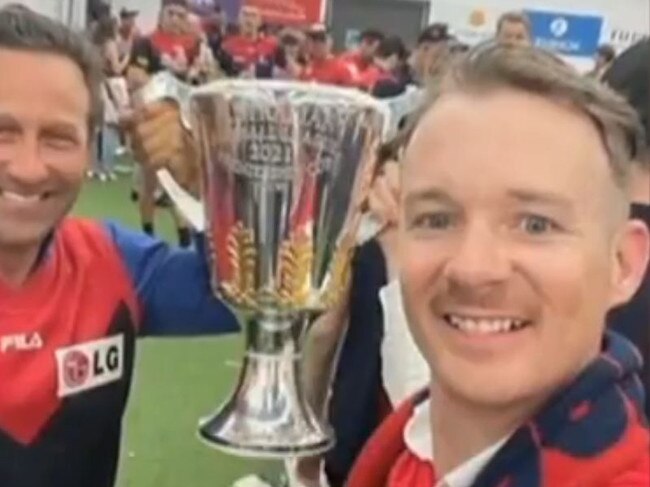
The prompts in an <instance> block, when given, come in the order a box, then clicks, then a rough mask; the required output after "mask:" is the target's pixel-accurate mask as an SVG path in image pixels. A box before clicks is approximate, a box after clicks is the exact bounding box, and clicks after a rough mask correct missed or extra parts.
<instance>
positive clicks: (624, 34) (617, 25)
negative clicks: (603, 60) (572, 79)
mask: <svg viewBox="0 0 650 487" xmlns="http://www.w3.org/2000/svg"><path fill="white" fill-rule="evenodd" d="M524 9H536V10H550V11H557V12H564V13H577V14H591V15H597V16H602V17H603V19H604V25H603V30H602V34H601V43H605V42H608V43H611V44H613V45H614V46H615V47H616V48H617V50H618V52H621V51H622V50H623V49H625V48H626V47H628V46H629V45H631V44H632V43H633V42H634V41H635V40H637V39H640V38H641V37H642V36H647V35H650V22H649V20H650V1H649V0H431V10H430V12H431V14H430V21H431V22H434V21H435V22H447V23H449V25H450V26H451V29H452V31H454V33H455V34H456V35H458V37H459V38H460V39H461V40H462V41H464V42H467V43H470V44H474V43H476V42H479V41H481V40H484V39H488V38H490V37H492V36H493V33H494V29H495V26H496V21H497V19H498V17H499V16H500V15H501V14H502V13H504V12H506V11H508V10H524ZM481 21H483V23H481ZM569 61H571V62H572V63H573V64H575V65H577V66H578V67H580V68H590V67H591V63H592V61H591V60H589V59H583V58H574V59H569Z"/></svg>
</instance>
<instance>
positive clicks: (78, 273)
mask: <svg viewBox="0 0 650 487" xmlns="http://www.w3.org/2000/svg"><path fill="white" fill-rule="evenodd" d="M0 301H1V302H2V307H1V308H0V325H1V326H0V334H2V335H5V334H7V335H11V334H21V333H33V332H38V333H40V336H41V337H42V339H43V347H41V348H40V349H38V350H28V351H17V350H11V351H5V352H4V353H0V384H2V394H0V429H2V430H3V431H4V432H5V433H7V434H8V435H9V436H10V437H11V438H13V439H14V440H15V441H17V442H19V443H21V444H24V445H28V444H30V443H32V442H33V441H34V440H35V439H36V438H37V437H38V435H39V433H40V432H41V431H42V430H43V429H44V428H46V427H47V424H48V422H49V420H50V419H51V418H52V417H53V416H54V414H56V412H57V411H58V410H59V408H60V406H61V400H60V399H59V398H58V397H57V385H58V384H57V363H56V356H55V354H56V351H57V350H59V349H62V348H66V347H69V346H71V345H77V344H81V343H85V342H88V341H93V340H97V339H100V338H103V337H104V336H105V334H106V332H107V330H108V329H109V327H110V324H111V320H112V318H113V315H114V314H115V311H116V309H117V307H118V306H119V304H120V303H126V304H127V305H128V306H129V309H130V310H131V313H132V314H133V316H134V321H135V322H138V314H137V313H138V309H137V304H136V295H135V291H134V289H133V286H132V284H131V280H130V278H129V275H128V272H127V270H126V267H125V265H124V263H123V261H122V259H121V257H120V256H119V254H118V253H117V249H116V248H115V245H114V244H113V242H112V241H111V240H110V237H109V235H108V233H107V232H106V231H105V230H104V229H103V228H102V227H101V226H100V225H99V224H97V223H94V222H89V221H82V220H77V219H68V220H65V221H64V222H63V223H62V224H61V225H60V227H59V228H58V229H57V231H56V234H55V236H54V239H53V241H52V243H51V247H50V248H49V249H48V254H47V256H46V257H45V259H44V262H43V263H42V265H41V266H40V267H39V268H38V269H37V270H36V271H35V272H34V274H33V275H32V276H31V277H30V278H29V280H28V281H27V282H26V283H25V285H24V286H22V287H21V288H20V289H13V288H11V287H9V286H7V285H5V284H4V283H2V282H0ZM87 360H88V359H87V358H86V357H84V358H83V359H82V358H81V357H79V356H76V355H75V354H74V353H73V354H70V355H69V356H68V357H66V360H65V380H67V381H70V382H71V383H75V382H79V381H83V380H84V378H87V375H86V374H88V373H90V364H89V363H85V362H86V361H87Z"/></svg>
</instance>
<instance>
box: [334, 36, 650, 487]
mask: <svg viewBox="0 0 650 487" xmlns="http://www.w3.org/2000/svg"><path fill="white" fill-rule="evenodd" d="M644 154H646V147H645V141H644V138H643V131H642V128H641V124H640V123H639V118H638V116H637V115H636V113H635V112H634V110H633V109H632V107H630V105H629V104H628V103H627V102H626V101H625V100H624V99H623V98H622V97H620V96H619V95H616V94H615V93H614V92H613V91H611V90H610V89H608V88H606V87H604V86H602V85H601V84H599V83H598V82H596V81H595V80H591V79H585V78H584V77H582V76H580V74H579V73H577V72H576V71H575V70H574V69H573V68H571V67H569V66H568V65H566V64H565V63H563V62H562V61H561V60H559V59H558V58H557V57H555V56H554V55H552V54H550V53H548V52H545V51H542V50H538V49H535V48H532V47H528V46H509V45H498V44H496V43H487V44H483V45H479V46H477V47H476V48H475V49H474V50H472V51H471V52H470V53H468V55H467V56H466V57H463V58H462V60H461V62H459V63H458V64H453V65H452V66H451V67H450V68H449V70H448V71H447V72H446V73H445V74H444V76H443V78H442V80H441V83H440V84H439V85H438V88H437V90H436V91H435V92H434V93H432V96H431V98H430V102H429V104H428V105H427V106H426V107H424V110H423V111H422V114H421V116H420V117H419V119H418V120H417V122H416V125H415V127H414V130H413V132H412V135H411V137H410V140H409V142H408V145H407V147H406V149H405V152H404V155H403V158H402V161H401V163H402V168H401V174H400V178H401V182H400V194H399V198H400V200H399V201H400V203H399V216H398V219H399V221H398V228H397V249H398V252H397V263H396V265H397V267H398V269H399V276H400V289H401V295H402V297H403V303H404V311H405V314H406V318H407V322H408V326H409V327H410V331H411V333H412V335H413V337H414V339H415V342H416V343H417V345H418V348H419V349H420V351H421V353H422V355H423V356H424V358H425V360H426V362H427V364H428V366H429V369H430V383H429V384H428V387H426V389H424V390H422V392H420V393H417V394H416V395H415V397H413V398H411V399H410V400H408V401H407V402H406V403H405V404H403V405H402V406H401V407H399V408H398V409H397V410H396V411H395V412H394V413H392V414H391V415H389V416H388V418H387V419H386V420H385V421H384V422H383V423H382V425H381V426H380V427H379V428H378V430H377V431H376V432H375V433H374V435H373V436H372V438H371V439H370V440H369V442H368V443H367V444H366V445H365V447H364V449H363V451H362V453H361V455H360V456H359V457H358V459H357V461H356V464H355V466H354V468H353V470H352V472H351V474H350V476H349V478H348V479H347V483H346V485H347V486H348V487H407V486H408V487H432V486H436V487H442V486H445V487H569V486H576V487H577V486H585V487H622V486H625V487H647V486H648V485H650V435H649V432H648V424H647V419H646V418H645V417H644V414H643V397H644V392H643V384H642V382H641V381H640V379H639V373H640V371H641V368H642V360H641V355H640V354H639V351H638V349H636V348H635V347H634V346H633V345H632V343H631V342H629V341H628V340H627V339H625V338H623V336H622V335H619V334H618V333H617V332H616V329H615V328H610V329H608V330H607V331H606V328H605V327H606V323H607V314H608V311H609V310H610V309H611V308H614V307H617V306H619V305H621V304H623V303H625V302H627V301H628V300H629V299H630V298H631V297H632V296H633V295H634V294H635V293H636V291H637V289H638V287H639V284H640V282H641V280H642V278H643V275H644V273H645V270H646V268H647V265H648V255H649V252H650V234H649V230H648V228H647V227H646V226H645V224H644V223H643V222H642V221H639V220H635V219H629V211H630V201H631V199H632V197H633V195H632V184H633V178H634V170H635V165H636V164H637V159H638V158H640V157H643V156H644Z"/></svg>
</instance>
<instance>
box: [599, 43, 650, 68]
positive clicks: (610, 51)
mask: <svg viewBox="0 0 650 487" xmlns="http://www.w3.org/2000/svg"><path fill="white" fill-rule="evenodd" d="M597 52H598V55H599V56H600V57H602V58H603V59H604V60H605V62H606V63H611V62H612V61H613V60H614V58H616V49H614V46H612V45H611V44H603V45H602V46H599V47H598V51H597ZM648 62H650V61H648Z"/></svg>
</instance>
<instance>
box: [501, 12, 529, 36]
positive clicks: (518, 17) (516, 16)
mask: <svg viewBox="0 0 650 487" xmlns="http://www.w3.org/2000/svg"><path fill="white" fill-rule="evenodd" d="M505 23H511V24H523V25H524V26H525V27H526V32H528V34H529V35H530V32H531V30H532V25H531V23H530V19H529V18H528V15H526V14H525V13H524V12H516V11H513V12H506V13H504V14H503V15H502V16H501V17H499V20H497V33H499V32H501V28H502V27H503V24H505Z"/></svg>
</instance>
